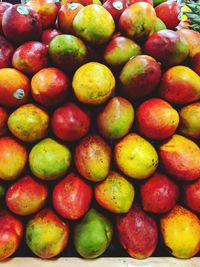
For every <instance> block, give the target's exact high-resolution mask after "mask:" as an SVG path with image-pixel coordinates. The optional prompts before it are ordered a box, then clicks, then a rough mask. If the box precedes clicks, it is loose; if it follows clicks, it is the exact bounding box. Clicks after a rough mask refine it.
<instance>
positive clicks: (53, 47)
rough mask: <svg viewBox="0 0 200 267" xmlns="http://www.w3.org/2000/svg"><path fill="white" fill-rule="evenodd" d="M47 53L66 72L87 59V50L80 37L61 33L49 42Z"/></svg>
mask: <svg viewBox="0 0 200 267" xmlns="http://www.w3.org/2000/svg"><path fill="white" fill-rule="evenodd" d="M49 55H50V58H51V60H52V61H53V63H54V64H55V65H56V66H58V67H59V68H61V69H63V70H65V71H66V70H67V71H68V72H70V71H73V70H75V69H77V68H78V67H79V66H81V65H83V64H84V63H86V62H87V61H88V50H87V47H86V46H85V44H84V43H83V41H81V39H79V38H77V37H75V36H73V35H70V34H61V35H58V36H56V37H55V38H53V40H52V41H51V42H50V44H49Z"/></svg>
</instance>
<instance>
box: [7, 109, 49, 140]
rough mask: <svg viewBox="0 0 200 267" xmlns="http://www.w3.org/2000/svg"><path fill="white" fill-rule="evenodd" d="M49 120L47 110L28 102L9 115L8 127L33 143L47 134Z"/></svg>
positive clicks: (21, 137)
mask: <svg viewBox="0 0 200 267" xmlns="http://www.w3.org/2000/svg"><path fill="white" fill-rule="evenodd" d="M49 121H50V118H49V115H48V113H47V112H46V111H45V110H43V109H42V108H40V107H38V106H36V105H34V104H26V105H23V106H21V107H19V108H18V109H16V110H15V111H13V113H12V114H11V115H10V116H9V118H8V128H9V130H10V131H11V133H12V134H13V135H14V136H16V137H17V138H18V139H20V140H22V141H24V142H30V143H31V142H35V141H37V140H40V139H42V138H44V137H45V136H46V135H47V132H48V126H49Z"/></svg>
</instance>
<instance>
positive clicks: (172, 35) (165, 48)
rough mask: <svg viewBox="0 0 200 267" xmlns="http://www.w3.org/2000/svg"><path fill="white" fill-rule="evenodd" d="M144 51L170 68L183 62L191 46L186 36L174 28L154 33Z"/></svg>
mask: <svg viewBox="0 0 200 267" xmlns="http://www.w3.org/2000/svg"><path fill="white" fill-rule="evenodd" d="M144 53H145V54H147V55H149V56H152V57H153V58H155V59H156V60H157V61H159V62H160V63H161V64H162V67H165V68H168V67H171V66H174V65H179V64H181V63H182V62H183V61H184V60H185V59H186V58H187V56H188V53H189V46H188V43H187V41H186V40H185V39H184V37H181V36H180V35H179V34H178V33H177V32H175V31H172V30H167V29H166V30H161V31H159V32H156V33H153V34H152V35H151V36H150V37H149V38H148V39H147V41H146V43H145V45H144Z"/></svg>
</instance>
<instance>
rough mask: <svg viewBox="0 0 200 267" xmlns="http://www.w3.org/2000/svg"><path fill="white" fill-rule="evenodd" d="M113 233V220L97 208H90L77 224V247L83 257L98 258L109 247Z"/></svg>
mask: <svg viewBox="0 0 200 267" xmlns="http://www.w3.org/2000/svg"><path fill="white" fill-rule="evenodd" d="M112 235H113V228H112V224H111V222H110V221H109V220H108V219H107V218H106V217H104V216H103V215H102V214H100V213H99V212H97V211H96V210H95V209H90V210H89V211H88V212H87V213H86V215H85V216H84V218H83V219H82V220H81V221H80V222H79V223H78V224H77V225H76V226H75V229H74V245H75V249H76V251H77V252H78V253H79V254H80V255H81V256H82V257H83V258H87V259H94V258H97V257H99V256H100V255H101V254H103V253H104V252H105V250H106V249H107V248H108V246H109V244H110V242H111V239H112Z"/></svg>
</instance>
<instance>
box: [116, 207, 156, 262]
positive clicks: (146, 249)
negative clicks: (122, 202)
mask: <svg viewBox="0 0 200 267" xmlns="http://www.w3.org/2000/svg"><path fill="white" fill-rule="evenodd" d="M117 230H118V236H119V241H120V243H121V245H122V246H123V247H124V249H125V250H126V251H127V252H128V254H129V255H130V256H131V257H134V258H136V259H145V258H147V257H149V256H151V255H152V254H153V252H154V250H155V249H156V246H157V243H158V229H157V225H156V222H155V221H154V219H153V218H151V217H150V216H149V215H148V214H147V213H145V212H144V211H143V210H142V209H141V208H140V207H139V206H138V205H137V204H134V205H133V207H132V208H131V210H129V212H128V213H127V214H125V215H121V216H119V217H118V218H117Z"/></svg>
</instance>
